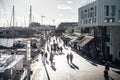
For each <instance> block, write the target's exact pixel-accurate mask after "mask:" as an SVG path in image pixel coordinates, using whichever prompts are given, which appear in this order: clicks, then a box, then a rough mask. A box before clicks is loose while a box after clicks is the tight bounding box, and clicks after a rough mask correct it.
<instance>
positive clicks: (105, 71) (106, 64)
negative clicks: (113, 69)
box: [104, 62, 109, 80]
mask: <svg viewBox="0 0 120 80" xmlns="http://www.w3.org/2000/svg"><path fill="white" fill-rule="evenodd" d="M108 71H109V63H108V62H106V63H105V70H104V77H105V79H106V80H109V73H108Z"/></svg>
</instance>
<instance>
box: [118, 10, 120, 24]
mask: <svg viewBox="0 0 120 80" xmlns="http://www.w3.org/2000/svg"><path fill="white" fill-rule="evenodd" d="M118 20H119V22H120V10H119V11H118Z"/></svg>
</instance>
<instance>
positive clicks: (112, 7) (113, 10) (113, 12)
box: [111, 5, 116, 16]
mask: <svg viewBox="0 0 120 80" xmlns="http://www.w3.org/2000/svg"><path fill="white" fill-rule="evenodd" d="M111 10H112V12H111V16H115V11H116V10H115V6H114V5H112V6H111Z"/></svg>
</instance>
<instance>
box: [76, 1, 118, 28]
mask: <svg viewBox="0 0 120 80" xmlns="http://www.w3.org/2000/svg"><path fill="white" fill-rule="evenodd" d="M105 5H110V12H111V5H115V6H116V11H115V17H114V18H115V22H113V23H111V22H108V23H106V22H104V19H105V17H106V16H105V10H104V6H105ZM94 6H96V9H97V16H96V23H92V24H91V23H90V24H89V23H87V24H81V23H80V21H81V11H84V10H86V9H87V10H88V9H89V8H91V7H94ZM118 10H120V0H96V1H95V2H93V3H90V4H88V5H86V6H83V7H81V8H79V11H78V16H79V17H78V20H79V22H78V25H79V26H80V27H93V26H120V22H119V21H118V15H119V14H118ZM107 18H112V16H109V17H107Z"/></svg>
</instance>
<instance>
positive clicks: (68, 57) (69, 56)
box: [66, 52, 73, 64]
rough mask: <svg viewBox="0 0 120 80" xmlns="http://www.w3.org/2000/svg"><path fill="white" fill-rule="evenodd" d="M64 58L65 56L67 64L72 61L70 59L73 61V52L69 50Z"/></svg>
mask: <svg viewBox="0 0 120 80" xmlns="http://www.w3.org/2000/svg"><path fill="white" fill-rule="evenodd" d="M66 58H67V63H68V64H69V63H72V61H73V54H72V53H71V52H70V54H69V53H68V54H67V55H66Z"/></svg>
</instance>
